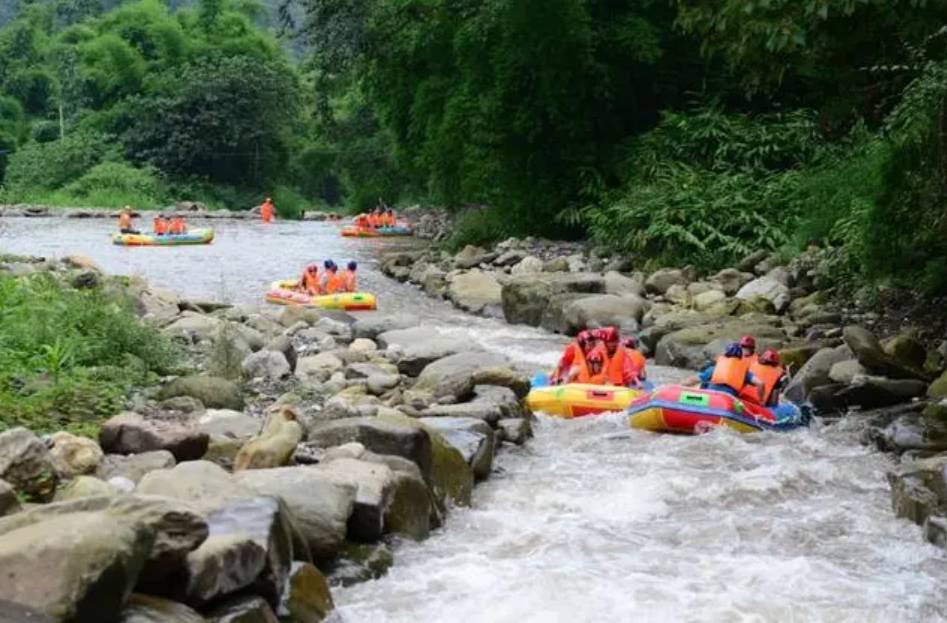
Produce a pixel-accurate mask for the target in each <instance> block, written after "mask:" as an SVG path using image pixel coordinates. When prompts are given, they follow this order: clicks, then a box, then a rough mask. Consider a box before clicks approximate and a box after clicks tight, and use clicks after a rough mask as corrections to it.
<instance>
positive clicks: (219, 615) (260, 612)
mask: <svg viewBox="0 0 947 623" xmlns="http://www.w3.org/2000/svg"><path fill="white" fill-rule="evenodd" d="M208 617H209V620H210V621H211V622H212V623H279V619H277V618H276V613H275V612H274V611H273V608H271V607H270V604H268V603H266V600H264V599H261V598H260V597H256V596H254V595H240V596H236V597H231V598H229V599H225V600H224V601H223V602H222V603H221V604H220V605H218V606H216V607H215V608H214V609H213V610H211V611H210V613H209V614H208Z"/></svg>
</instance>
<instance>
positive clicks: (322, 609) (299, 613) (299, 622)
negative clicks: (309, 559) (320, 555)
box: [279, 562, 335, 623]
mask: <svg viewBox="0 0 947 623" xmlns="http://www.w3.org/2000/svg"><path fill="white" fill-rule="evenodd" d="M334 608H335V604H333V603H332V594H331V593H330V592H329V583H328V582H326V578H325V576H324V575H322V572H321V571H319V570H318V569H316V568H315V567H314V566H312V565H311V564H309V563H298V562H297V563H293V566H292V568H291V569H290V572H289V577H288V578H287V579H286V586H285V589H284V590H283V598H282V600H281V601H280V607H279V616H280V617H287V618H288V619H289V620H290V621H293V623H319V622H320V621H323V620H325V618H326V617H327V616H329V614H330V613H331V612H332V610H333V609H334Z"/></svg>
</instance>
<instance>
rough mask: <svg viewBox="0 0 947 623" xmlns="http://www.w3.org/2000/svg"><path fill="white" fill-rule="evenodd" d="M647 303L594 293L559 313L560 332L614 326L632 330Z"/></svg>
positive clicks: (557, 328) (638, 298)
mask: <svg viewBox="0 0 947 623" xmlns="http://www.w3.org/2000/svg"><path fill="white" fill-rule="evenodd" d="M647 306H648V304H647V302H646V301H645V300H644V299H642V298H640V297H638V296H637V295H634V294H629V295H625V296H615V295H614V294H597V295H593V296H588V297H584V298H580V299H577V300H574V301H571V302H569V303H567V304H566V305H565V306H564V307H563V310H562V321H563V322H562V324H561V325H560V326H557V327H554V328H555V329H556V330H558V331H559V332H560V333H565V334H568V335H575V334H576V333H578V332H579V331H581V330H583V329H587V328H597V327H607V326H615V327H619V328H621V329H623V330H625V331H635V330H637V328H638V323H639V322H640V321H641V318H642V317H643V316H644V313H645V310H646V308H647Z"/></svg>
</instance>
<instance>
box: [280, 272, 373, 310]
mask: <svg viewBox="0 0 947 623" xmlns="http://www.w3.org/2000/svg"><path fill="white" fill-rule="evenodd" d="M295 287H296V281H295V280H292V279H288V280H283V281H276V282H274V283H273V284H272V285H271V286H270V290H269V292H267V293H266V300H267V302H269V303H276V304H278V305H303V306H305V307H317V308H319V309H337V310H343V311H368V310H372V309H375V295H374V294H371V293H369V292H340V293H338V294H324V295H322V296H309V295H308V294H306V293H305V292H299V291H297V290H295V289H294V288H295Z"/></svg>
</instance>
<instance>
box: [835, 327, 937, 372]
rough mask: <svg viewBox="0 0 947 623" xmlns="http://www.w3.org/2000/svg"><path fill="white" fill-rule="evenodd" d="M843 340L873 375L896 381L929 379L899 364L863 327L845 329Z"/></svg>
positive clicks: (915, 370)
mask: <svg viewBox="0 0 947 623" xmlns="http://www.w3.org/2000/svg"><path fill="white" fill-rule="evenodd" d="M842 339H843V340H845V344H847V345H848V347H849V348H850V349H852V352H853V353H855V358H856V359H858V361H859V362H861V364H862V365H863V366H865V368H866V369H867V370H868V371H869V372H871V373H874V374H879V375H883V376H887V377H891V378H895V379H922V380H924V379H927V375H926V374H924V372H923V371H922V370H920V369H914V368H910V367H908V366H906V365H904V364H902V363H899V362H898V361H897V360H895V358H894V357H892V356H891V355H889V354H888V353H886V352H885V351H884V348H882V346H881V342H879V341H878V338H877V337H875V335H874V334H873V333H872V332H871V331H868V330H867V329H865V328H863V327H858V326H847V327H845V328H844V329H843V330H842Z"/></svg>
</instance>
